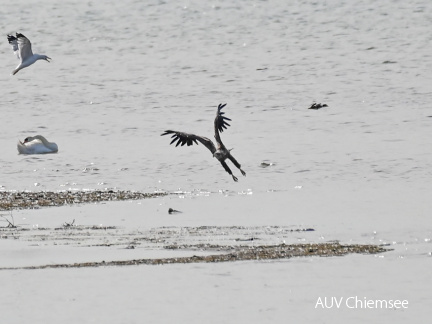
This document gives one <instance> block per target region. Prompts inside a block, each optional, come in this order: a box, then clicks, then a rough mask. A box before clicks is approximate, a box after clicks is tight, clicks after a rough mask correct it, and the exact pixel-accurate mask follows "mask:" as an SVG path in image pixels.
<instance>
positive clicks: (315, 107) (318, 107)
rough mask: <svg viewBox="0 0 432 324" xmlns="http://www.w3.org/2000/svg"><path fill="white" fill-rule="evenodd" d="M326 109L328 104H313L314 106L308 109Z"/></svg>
mask: <svg viewBox="0 0 432 324" xmlns="http://www.w3.org/2000/svg"><path fill="white" fill-rule="evenodd" d="M324 107H328V106H327V105H326V104H323V105H322V104H320V103H319V104H317V103H315V102H314V103H313V104H312V106H310V107H309V108H308V109H315V110H318V109H320V108H324Z"/></svg>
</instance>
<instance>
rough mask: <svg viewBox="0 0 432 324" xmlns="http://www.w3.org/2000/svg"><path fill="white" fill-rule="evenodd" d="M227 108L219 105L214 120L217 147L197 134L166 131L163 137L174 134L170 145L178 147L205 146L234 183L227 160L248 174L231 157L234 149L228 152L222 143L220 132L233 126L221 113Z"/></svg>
mask: <svg viewBox="0 0 432 324" xmlns="http://www.w3.org/2000/svg"><path fill="white" fill-rule="evenodd" d="M225 106H226V104H224V105H222V104H219V106H218V109H217V113H216V118H215V120H214V131H215V135H214V137H215V139H216V143H217V147H216V146H215V145H214V144H213V142H212V141H211V140H210V139H208V138H207V137H203V136H198V135H195V134H188V133H183V132H177V131H173V130H166V131H165V133H163V134H162V135H161V136H163V135H168V134H173V135H172V136H171V138H172V139H173V140H172V141H171V143H170V144H172V143H174V142H176V141H177V142H176V147H177V146H179V145H180V144H181V146H183V145H185V144H187V145H188V146H191V145H193V144H194V143H195V144H198V142H200V143H201V144H203V145H204V146H205V147H207V148H208V149H209V150H210V152H211V153H212V154H213V157H215V158H216V159H218V160H219V162H220V163H221V164H222V166H223V167H224V169H225V171H226V172H228V173H229V174H230V175H231V176H232V178H233V179H234V181H238V179H237V177H236V176H235V175H233V173H232V172H231V169H230V168H229V167H228V165H227V164H226V162H225V160H226V159H229V160H231V162H232V163H233V164H234V165H235V166H236V167H237V168H238V169H239V170H240V172H241V173H242V175H244V176H246V172H244V171H243V170H242V169H241V165H240V163H238V162H237V160H236V159H235V158H234V157H233V156H232V155H231V150H232V149H231V150H228V149H227V148H226V147H225V145H224V144H223V143H222V140H221V138H220V134H219V132H220V133H222V132H223V131H224V129H226V128H227V127H228V126H231V125H230V124H228V123H227V120H231V119H229V118H228V117H225V116H224V114H225V113H224V112H222V111H221V110H222V108H223V107H225ZM197 141H198V142H197Z"/></svg>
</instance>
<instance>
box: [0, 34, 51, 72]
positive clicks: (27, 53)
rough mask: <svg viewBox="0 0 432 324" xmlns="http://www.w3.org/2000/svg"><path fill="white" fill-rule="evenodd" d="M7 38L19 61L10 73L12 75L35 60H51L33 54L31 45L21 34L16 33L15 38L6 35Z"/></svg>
mask: <svg viewBox="0 0 432 324" xmlns="http://www.w3.org/2000/svg"><path fill="white" fill-rule="evenodd" d="M7 38H8V41H9V44H10V45H11V46H12V49H13V51H14V52H15V54H16V56H17V57H18V58H19V59H20V64H19V65H18V66H17V67H16V68H15V70H13V71H12V75H15V74H17V73H18V71H19V70H21V69H24V68H26V67H27V66H29V65H32V64H33V63H34V62H36V61H37V60H45V61H47V62H49V60H51V58H50V57H48V56H46V55H40V54H33V52H32V48H31V43H30V41H29V40H28V38H27V37H25V36H24V35H23V34H20V33H16V37H15V36H12V35H8V36H7Z"/></svg>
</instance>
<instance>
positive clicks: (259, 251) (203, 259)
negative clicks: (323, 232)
mask: <svg viewBox="0 0 432 324" xmlns="http://www.w3.org/2000/svg"><path fill="white" fill-rule="evenodd" d="M221 248H223V247H222V246H221ZM387 251H389V250H388V249H384V248H383V247H381V246H378V245H360V244H353V245H341V244H340V243H320V244H314V243H311V244H293V245H286V244H280V245H270V246H268V245H263V246H250V247H249V246H248V247H242V248H241V249H238V250H236V251H233V252H230V253H227V254H217V255H207V256H197V255H193V256H188V257H178V258H154V259H134V260H124V261H107V262H105V261H101V262H83V263H71V264H48V265H40V266H27V267H11V268H0V270H18V269H25V270H36V269H55V268H96V267H107V266H131V265H142V264H145V265H165V264H178V263H183V264H185V263H218V262H233V261H248V260H255V261H263V260H278V259H279V260H281V259H289V258H292V257H301V256H303V257H305V256H320V257H331V256H344V255H347V254H353V253H359V254H377V253H383V252H387Z"/></svg>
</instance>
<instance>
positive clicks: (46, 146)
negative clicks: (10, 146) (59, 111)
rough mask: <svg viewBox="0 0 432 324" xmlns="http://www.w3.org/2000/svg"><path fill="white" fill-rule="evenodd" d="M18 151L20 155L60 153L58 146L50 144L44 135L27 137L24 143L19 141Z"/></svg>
mask: <svg viewBox="0 0 432 324" xmlns="http://www.w3.org/2000/svg"><path fill="white" fill-rule="evenodd" d="M17 149H18V152H19V153H20V154H47V153H57V152H58V146H57V144H56V143H51V142H48V141H47V140H46V138H45V137H43V136H42V135H36V136H31V137H27V138H26V139H25V140H24V142H21V141H18V144H17Z"/></svg>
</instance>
